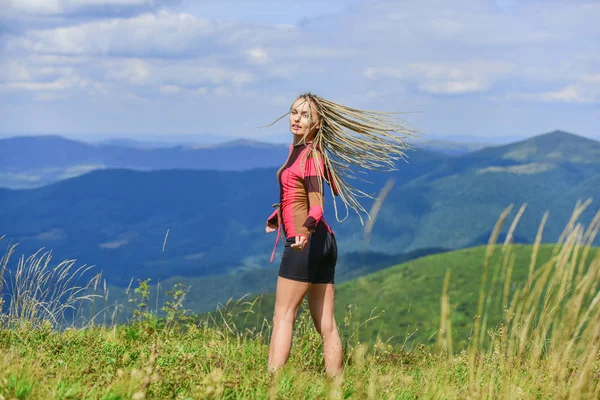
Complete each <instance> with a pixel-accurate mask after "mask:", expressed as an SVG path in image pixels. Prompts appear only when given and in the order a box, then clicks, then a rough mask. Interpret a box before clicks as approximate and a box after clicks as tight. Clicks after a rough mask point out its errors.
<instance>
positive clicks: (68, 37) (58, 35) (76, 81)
mask: <svg viewBox="0 0 600 400" xmlns="http://www.w3.org/2000/svg"><path fill="white" fill-rule="evenodd" d="M598 21H600V2H599V1H577V0H569V1H556V0H544V1H529V0H526V1H517V0H496V1H475V0H456V1H452V2H449V1H441V0H422V1H419V2H414V1H411V2H409V1H400V0H361V1H350V0H329V1H317V0H305V1H298V0H295V1H288V0H254V1H249V0H220V1H214V0H211V1H203V0H198V1H186V0H179V1H169V0H0V27H1V28H0V121H1V122H0V133H4V134H6V133H52V134H66V135H69V136H71V137H80V138H82V139H83V138H86V137H89V136H91V135H97V134H106V135H107V136H129V137H139V138H143V137H144V135H145V134H199V133H210V134H216V135H223V136H233V137H247V138H252V139H259V140H260V139H264V140H273V139H276V140H277V139H281V141H283V140H286V139H288V135H289V133H288V131H287V125H286V123H285V121H283V122H280V123H278V124H276V125H275V126H273V127H271V128H266V129H257V128H256V127H257V126H262V125H266V124H268V123H270V122H272V121H273V120H274V119H275V118H277V117H278V116H280V115H281V114H283V113H285V112H286V110H287V108H288V107H289V105H290V104H291V102H292V101H293V100H294V98H295V96H296V95H297V94H299V93H301V92H304V91H312V92H313V93H316V94H319V95H321V96H324V97H327V98H330V99H332V100H335V101H338V102H341V103H345V104H348V105H352V106H355V107H361V108H368V109H377V110H382V111H405V112H409V114H406V115H405V116H404V119H405V120H406V121H407V122H409V123H410V124H412V126H413V127H415V128H418V129H420V130H422V131H423V133H424V135H425V136H427V135H428V134H429V135H435V136H446V135H474V136H479V137H490V138H492V137H495V138H497V137H502V136H521V137H526V136H532V135H537V134H540V133H544V132H548V131H551V130H554V129H563V130H566V131H569V132H573V133H577V134H580V135H584V136H588V137H594V138H598V139H600V130H599V129H598V125H599V122H600V107H599V106H600V40H598V38H599V37H600V28H599V24H598V23H597V22H598Z"/></svg>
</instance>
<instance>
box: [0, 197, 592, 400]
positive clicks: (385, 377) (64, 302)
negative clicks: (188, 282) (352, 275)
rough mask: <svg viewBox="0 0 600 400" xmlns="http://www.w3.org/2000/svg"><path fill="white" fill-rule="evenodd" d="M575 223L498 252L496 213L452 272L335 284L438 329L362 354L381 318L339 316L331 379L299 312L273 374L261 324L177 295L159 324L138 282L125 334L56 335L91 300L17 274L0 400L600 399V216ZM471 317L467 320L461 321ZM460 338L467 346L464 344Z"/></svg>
mask: <svg viewBox="0 0 600 400" xmlns="http://www.w3.org/2000/svg"><path fill="white" fill-rule="evenodd" d="M580 212H581V209H577V210H575V213H574V219H573V220H572V223H569V224H568V225H567V226H566V228H565V232H564V235H562V236H561V239H560V241H559V243H558V244H556V245H555V246H552V247H546V246H542V247H540V246H539V239H541V238H540V237H538V241H537V242H536V244H535V245H534V246H532V247H529V248H527V247H521V246H514V245H512V244H510V240H508V241H507V242H506V243H505V244H494V243H495V239H496V237H497V234H498V232H499V231H500V226H501V225H502V224H503V223H504V222H505V221H504V219H505V218H506V216H507V215H508V210H505V212H504V213H503V215H502V217H501V218H500V220H499V222H498V224H497V225H496V227H495V229H494V231H493V233H492V237H491V240H490V245H489V246H487V247H485V248H477V249H472V250H468V251H469V253H464V254H463V257H465V258H464V259H463V261H460V257H459V256H457V254H460V253H453V254H451V256H452V257H455V258H452V259H451V260H452V261H451V262H449V261H445V260H446V259H444V258H443V255H436V256H433V257H439V258H438V259H437V265H436V262H434V261H435V260H436V259H435V258H433V259H430V262H429V263H427V265H425V264H421V263H422V262H425V260H427V259H425V258H424V259H422V260H415V261H411V262H410V263H407V264H404V265H401V266H398V267H395V268H392V269H389V270H386V271H381V272H378V273H376V274H374V275H372V276H370V277H365V278H361V279H363V282H362V283H360V279H359V280H357V281H356V282H348V283H347V285H348V287H347V288H346V289H344V288H343V285H340V289H339V294H340V297H342V296H344V293H345V292H344V291H345V290H348V292H347V293H346V294H345V295H346V296H350V295H352V296H354V298H353V300H355V301H356V302H357V303H358V302H359V301H361V302H362V303H358V306H357V307H358V309H365V310H367V309H368V308H369V307H371V305H373V304H375V305H377V306H378V307H379V304H381V303H383V302H385V301H386V298H387V297H386V296H392V294H393V293H394V291H396V294H397V295H398V296H401V295H407V296H411V295H412V296H414V301H413V305H412V307H411V309H419V310H417V311H416V312H415V313H416V314H417V313H418V314H417V316H415V318H416V320H417V321H420V323H421V324H422V325H420V326H428V325H427V324H430V325H431V326H434V325H436V324H437V325H438V327H437V329H436V330H435V331H434V332H432V333H430V332H429V331H428V332H426V334H427V335H428V336H430V337H431V340H429V338H428V340H427V341H426V342H425V343H423V344H422V345H418V346H417V345H413V346H412V347H411V348H410V349H409V348H407V347H406V345H405V343H404V342H403V341H401V342H394V341H389V342H387V340H386V338H385V337H380V340H376V341H375V342H374V343H373V344H372V345H367V344H364V343H361V341H360V339H359V338H360V335H361V332H362V330H363V329H368V327H369V325H370V324H371V323H373V322H374V321H377V320H372V321H369V322H368V323H366V324H365V319H364V317H363V315H362V314H359V313H357V312H355V309H350V310H348V309H346V310H344V315H343V316H341V318H340V320H339V325H340V333H341V336H342V342H343V344H344V370H343V373H342V375H341V376H339V377H337V378H335V379H332V378H328V377H327V376H325V374H324V373H323V362H322V354H321V352H322V348H321V345H320V337H319V336H318V335H317V333H316V332H315V330H314V328H313V327H312V322H311V321H310V317H309V316H308V315H307V313H304V312H302V313H301V314H300V316H299V320H298V322H297V324H296V325H295V332H294V339H293V340H294V344H293V347H292V355H291V358H290V361H289V363H288V364H287V366H286V367H285V368H284V369H283V370H281V371H280V372H279V373H278V374H276V375H270V374H268V373H267V368H266V359H267V354H268V339H269V335H270V322H269V320H268V318H266V319H265V318H263V317H259V318H261V319H262V323H260V324H258V323H257V324H254V325H247V326H246V327H243V326H241V325H234V324H233V323H234V322H235V320H236V316H237V317H238V318H239V317H240V315H239V314H235V313H233V311H232V310H231V309H228V308H224V309H221V310H219V312H217V313H216V314H209V315H205V316H203V317H201V318H199V319H198V318H191V316H188V315H187V314H186V313H185V310H184V308H183V306H182V304H184V303H183V301H184V299H185V296H186V291H185V288H184V287H183V286H179V287H175V288H174V290H172V291H171V292H170V294H169V297H168V300H167V301H166V302H165V303H164V305H163V308H164V316H163V317H161V318H157V316H156V315H155V314H154V313H152V312H150V311H149V307H148V304H147V299H148V290H149V289H148V286H147V284H145V283H141V284H140V285H139V286H138V287H137V288H135V290H134V291H133V293H134V298H133V299H132V300H133V304H134V305H135V313H134V318H133V320H132V321H131V322H130V323H129V324H126V325H125V324H123V325H114V326H111V325H110V324H106V325H105V324H104V323H103V322H102V323H101V324H100V325H98V324H99V323H100V321H96V322H95V324H90V323H89V320H88V323H87V324H86V325H84V326H78V325H77V324H74V325H73V326H72V327H70V328H68V329H58V325H60V323H61V321H63V320H64V318H63V317H64V315H65V313H66V312H68V310H69V309H70V308H69V307H77V304H79V303H80V301H81V300H83V301H86V298H85V296H87V294H86V293H88V292H87V291H86V290H85V287H84V288H83V289H82V290H80V289H75V288H73V287H72V286H70V285H67V283H68V282H75V280H73V279H74V278H70V276H73V274H68V273H67V272H69V268H70V267H69V264H65V265H62V266H61V265H59V266H58V267H52V266H44V265H40V264H39V263H38V264H36V263H35V262H33V263H29V264H23V268H25V267H26V266H27V265H29V269H27V270H22V271H21V272H22V274H21V277H20V278H19V279H20V280H18V282H15V277H11V279H12V280H13V290H14V289H15V288H17V289H19V291H18V293H19V295H18V297H15V298H12V299H11V300H12V301H11V302H10V304H9V305H8V306H5V307H4V308H1V307H0V309H3V310H4V312H3V313H2V314H0V315H1V316H0V326H1V328H0V399H12V398H18V399H29V398H34V399H35V398H60V399H79V398H90V399H145V398H148V399H164V398H181V399H184V398H227V399H238V398H239V399H242V398H244V399H246V398H248V399H252V398H264V399H274V398H284V399H299V398H307V399H323V398H330V399H341V398H356V399H363V398H372V399H381V398H386V399H387V398H390V399H416V398H436V399H437V398H446V399H464V398H471V399H475V398H490V399H492V398H508V399H513V398H515V399H517V398H518V399H520V398H536V399H541V398H570V399H579V398H581V399H588V398H598V397H599V396H600V310H599V307H598V303H599V302H600V293H599V292H598V288H599V287H598V284H599V283H600V257H597V251H596V249H594V248H592V247H590V243H593V241H594V238H595V236H596V234H597V232H598V229H599V228H600V213H598V214H597V215H596V218H595V219H594V220H593V221H592V223H591V224H590V225H589V227H587V228H585V227H583V226H582V225H580V224H578V223H577V222H576V218H577V216H578V215H579V213H580ZM516 222H517V221H516V220H515V221H513V224H511V229H509V235H508V237H509V238H510V232H511V231H512V227H513V226H515V225H516ZM8 256H10V254H9V255H8ZM470 256H472V257H473V259H472V260H470V259H469V257H470ZM477 257H479V262H476V261H475V260H476V259H477ZM528 257H529V259H530V260H533V262H530V263H529V264H528V266H527V268H526V269H524V270H523V271H521V270H519V267H517V265H519V262H518V260H519V259H520V258H521V261H522V259H525V260H526V259H527V258H528ZM6 259H7V257H6V256H5V257H4V258H3V262H2V263H0V274H2V273H3V270H2V268H3V265H5V264H6ZM32 261H35V260H34V259H33V260H32ZM453 263H458V264H453ZM429 264H431V265H429ZM463 264H464V265H478V266H477V270H476V271H478V273H477V274H476V275H474V276H465V277H464V279H466V280H473V281H474V282H472V283H467V282H466V281H464V280H461V275H460V271H461V268H462V267H463ZM408 266H412V268H413V269H412V270H410V269H408ZM417 268H423V269H425V268H430V269H427V270H426V271H428V272H430V273H432V274H433V273H434V272H435V271H437V272H435V274H436V275H435V276H440V277H441V276H443V279H442V280H441V284H439V282H437V283H432V282H429V281H427V282H425V283H423V284H422V286H420V287H417V286H416V284H413V286H415V287H412V288H411V287H400V288H398V286H397V285H398V284H399V283H393V284H390V285H391V286H390V287H389V288H386V282H389V281H390V279H391V278H392V277H394V276H402V274H403V273H405V274H407V273H406V272H402V271H406V270H408V271H412V272H411V273H413V274H417V271H423V272H425V270H417ZM473 268H475V267H473ZM73 272H75V274H74V276H76V275H77V272H76V271H73ZM378 274H384V275H383V276H382V278H381V280H380V281H379V283H377V282H378V281H377V280H372V279H373V277H374V276H377V275H378ZM385 274H390V275H385ZM421 275H422V274H421ZM385 278H387V280H386V279H385ZM422 279H425V278H422ZM436 279H438V278H436ZM455 281H456V282H455ZM0 282H1V281H0ZM92 284H93V282H92ZM371 284H372V285H374V286H368V285H371ZM352 285H355V286H352ZM358 285H362V286H358ZM57 288H58V289H57ZM1 289H2V288H1V287H0V290H1ZM375 289H376V290H375ZM368 290H372V292H371V293H369V292H368ZM411 290H412V292H411ZM429 291H430V292H431V294H429ZM361 292H363V293H364V294H365V295H364V296H363V297H359V294H360V293H361ZM436 292H437V300H438V301H437V304H438V306H437V308H436V307H435V306H434V305H433V304H434V301H433V300H431V301H430V303H431V304H430V305H429V308H430V309H428V308H427V307H425V306H423V307H418V305H417V300H418V299H420V298H426V299H427V298H429V296H431V298H433V297H434V296H436ZM386 293H390V294H389V295H388V294H386ZM367 294H368V295H369V296H370V298H369V299H367V297H369V296H367ZM497 295H498V296H497ZM378 296H381V297H378ZM460 296H465V297H466V296H473V299H472V300H474V304H475V305H476V307H475V311H474V314H473V315H472V316H470V317H469V318H467V317H460V316H459V318H454V316H453V314H455V313H461V312H463V311H461V307H460V304H461V302H462V301H466V300H465V299H461V298H459V297H460ZM390 299H392V298H391V297H390ZM58 300H60V301H58ZM392 300H393V299H392ZM469 301H471V300H469ZM398 303H399V304H401V303H402V300H398ZM238 306H239V307H240V308H242V307H246V308H247V309H248V310H249V312H247V313H246V314H245V315H246V316H249V319H250V318H253V317H256V315H259V313H258V312H257V310H258V309H259V308H260V307H263V306H264V305H261V306H260V307H259V304H258V300H257V301H256V302H248V301H246V302H244V301H241V302H239V303H238ZM470 312H471V311H469V310H464V313H465V315H467V316H468V315H469V313H470ZM420 313H422V314H420ZM406 314H410V312H408V311H407V312H406ZM215 315H216V317H215ZM461 318H462V319H461ZM496 318H498V321H497V322H496ZM367 319H369V318H367ZM463 319H464V326H462V325H461V322H460V321H462V320H463ZM381 320H383V318H381ZM430 320H431V321H430ZM76 321H78V320H76ZM386 324H387V325H386V326H388V325H389V326H393V325H394V324H391V323H389V322H387V323H386ZM455 325H457V326H455ZM423 330H427V329H425V328H423ZM463 330H464V331H465V332H466V331H468V332H469V338H468V340H467V341H466V342H465V344H464V345H461V343H460V341H461V340H463V339H461V338H460V337H459V335H460V332H462V331H463ZM407 350H410V351H407Z"/></svg>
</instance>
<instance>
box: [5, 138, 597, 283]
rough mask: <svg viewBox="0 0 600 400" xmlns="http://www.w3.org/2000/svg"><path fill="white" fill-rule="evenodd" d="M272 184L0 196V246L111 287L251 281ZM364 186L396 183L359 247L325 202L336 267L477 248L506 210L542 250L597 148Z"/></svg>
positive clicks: (248, 174) (443, 159) (115, 178)
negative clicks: (70, 265)
mask: <svg viewBox="0 0 600 400" xmlns="http://www.w3.org/2000/svg"><path fill="white" fill-rule="evenodd" d="M283 161H284V157H281V158H280V159H279V160H278V163H279V164H280V163H282V162H283ZM275 173H276V168H274V167H271V168H257V169H252V170H247V171H216V170H212V171H205V170H190V169H167V170H158V171H136V170H131V169H100V170H94V171H91V172H88V173H85V174H83V175H81V176H77V177H74V178H69V179H64V180H61V181H59V182H56V183H53V184H50V185H47V186H44V187H40V188H35V189H27V190H13V189H0V204H1V206H0V227H1V229H2V231H1V232H0V234H4V233H5V234H6V235H7V237H6V238H5V240H4V241H3V243H7V242H9V241H10V242H12V243H15V242H18V243H19V247H18V250H17V253H19V254H26V255H27V254H32V253H33V252H35V251H37V250H38V249H39V248H40V247H45V248H49V249H53V257H54V259H55V260H56V259H59V260H62V259H66V258H68V259H76V260H77V262H78V264H88V265H90V264H92V265H95V266H96V270H102V271H104V276H105V277H106V279H107V280H108V281H109V282H110V283H112V284H115V285H120V286H126V285H127V284H128V283H129V281H130V279H131V278H134V277H135V278H144V277H147V276H161V278H162V279H166V278H168V277H174V276H183V277H207V276H213V277H214V276H221V275H225V274H228V273H232V272H234V271H242V270H249V269H253V270H257V271H260V269H261V268H265V267H266V266H268V257H269V255H270V252H271V249H272V246H273V244H274V240H275V237H274V236H273V235H266V234H265V233H264V224H265V218H266V217H267V215H268V214H270V212H271V207H270V205H271V204H272V203H274V202H277V201H278V187H277V182H276V179H275ZM368 177H369V180H370V181H371V182H372V184H370V185H367V186H365V187H364V188H365V189H366V188H368V190H369V192H372V193H374V194H376V193H377V192H378V191H379V190H380V189H381V188H382V187H383V186H384V185H385V183H386V182H387V181H388V179H390V178H392V179H393V180H394V182H395V183H394V186H393V188H392V189H391V190H390V192H389V194H388V196H387V197H386V199H385V201H384V202H383V206H382V208H381V210H380V212H379V214H378V216H377V218H376V220H375V223H374V226H373V231H372V234H371V237H370V241H369V242H367V241H365V236H364V229H363V226H361V224H360V222H359V220H358V218H357V217H356V216H355V215H350V217H349V218H348V219H347V220H346V221H344V222H343V223H339V222H337V221H336V220H335V216H334V215H335V213H334V210H333V206H332V199H331V197H330V196H329V195H328V194H327V196H326V198H327V200H326V210H325V215H326V219H327V220H328V222H330V223H331V225H332V227H333V229H334V231H335V232H336V236H337V238H338V244H339V247H340V253H341V255H342V258H343V256H344V254H348V253H350V252H368V251H371V252H375V253H378V254H383V255H386V254H387V255H390V256H392V255H399V254H404V253H407V252H411V251H417V250H424V249H432V248H443V249H459V248H464V247H469V246H475V245H479V244H483V243H485V242H486V241H487V238H488V237H489V234H490V231H491V229H492V228H493V225H494V223H495V221H496V219H497V218H498V216H499V214H500V213H501V211H502V210H503V209H504V208H505V207H506V206H508V205H509V204H511V203H513V204H515V205H517V206H519V205H520V204H522V203H528V208H527V211H526V212H525V214H524V215H523V217H522V219H521V222H520V224H519V226H518V228H517V230H516V231H515V240H516V241H517V242H519V243H531V242H533V239H534V238H535V235H536V233H537V229H538V225H539V223H540V221H541V220H542V216H543V213H544V212H545V211H546V210H549V211H550V218H549V220H548V222H547V224H546V227H545V230H544V241H545V242H553V241H555V240H556V239H557V238H558V236H559V235H560V232H561V230H562V228H563V227H564V225H565V223H566V222H567V220H568V218H569V217H570V215H571V211H572V209H573V207H574V206H575V203H576V202H577V200H579V199H586V198H588V197H592V198H598V197H600V196H599V195H600V143H599V142H596V141H594V140H590V139H586V138H583V137H580V136H577V135H573V134H570V133H566V132H561V131H555V132H551V133H548V134H544V135H540V136H536V137H533V138H530V139H527V140H524V141H521V142H517V143H512V144H508V145H503V146H496V147H487V148H484V149H481V150H478V151H473V152H470V153H467V154H464V155H461V156H448V155H444V154H441V153H436V152H431V151H427V150H424V149H417V150H415V151H412V152H410V153H409V158H408V163H401V164H400V165H399V166H398V170H397V171H395V172H393V173H371V174H370V175H369V176H368ZM363 203H364V205H365V206H366V208H367V209H369V207H370V206H371V205H372V201H370V200H369V201H364V202H363ZM340 205H341V204H340V203H339V202H338V206H340ZM597 209H598V207H597V206H595V203H592V206H590V207H589V208H588V210H587V212H585V213H584V214H583V216H582V218H583V219H584V220H586V219H587V220H589V219H590V218H591V216H592V214H593V212H594V211H595V210H597ZM515 213H516V209H513V211H512V216H514V215H515ZM340 214H341V215H340V217H342V216H343V215H344V213H343V211H342V212H341V213H340ZM163 247H164V251H163ZM279 251H281V248H280V249H279ZM341 268H343V267H342V266H341ZM251 286H252V285H251V284H249V287H251Z"/></svg>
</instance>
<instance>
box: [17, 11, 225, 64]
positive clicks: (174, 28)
mask: <svg viewBox="0 0 600 400" xmlns="http://www.w3.org/2000/svg"><path fill="white" fill-rule="evenodd" d="M226 26H227V24H224V23H223V24H219V23H217V22H214V21H210V20H200V19H197V18H196V17H194V16H192V15H189V14H185V13H172V12H169V11H166V10H161V11H159V12H157V13H145V14H142V15H138V16H135V17H132V18H111V19H103V20H98V21H91V22H87V23H83V24H79V25H73V26H67V27H59V28H54V29H41V30H31V31H27V32H26V33H25V34H24V35H23V36H19V37H12V38H9V39H8V40H7V47H8V48H9V49H11V50H22V51H27V52H35V53H42V54H63V55H70V54H73V55H134V54H136V55H157V54H163V55H178V54H184V53H186V52H187V51H193V52H197V51H198V50H202V49H203V48H202V46H204V49H205V48H210V47H211V46H213V44H212V42H211V40H210V39H211V37H212V35H213V34H214V33H215V32H216V31H217V30H218V29H221V28H225V27H226Z"/></svg>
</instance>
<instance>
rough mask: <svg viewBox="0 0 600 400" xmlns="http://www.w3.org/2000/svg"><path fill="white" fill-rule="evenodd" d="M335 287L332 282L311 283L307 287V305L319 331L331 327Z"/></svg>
mask: <svg viewBox="0 0 600 400" xmlns="http://www.w3.org/2000/svg"><path fill="white" fill-rule="evenodd" d="M334 302H335V287H334V285H333V283H313V284H312V285H311V286H310V288H309V289H308V307H309V308H310V314H311V316H312V319H313V321H314V323H315V327H316V328H317V330H318V331H319V332H321V328H325V329H331V328H332V327H333V326H334V325H335V317H334V313H333V312H334Z"/></svg>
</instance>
